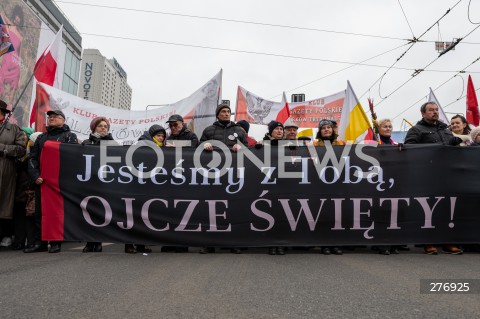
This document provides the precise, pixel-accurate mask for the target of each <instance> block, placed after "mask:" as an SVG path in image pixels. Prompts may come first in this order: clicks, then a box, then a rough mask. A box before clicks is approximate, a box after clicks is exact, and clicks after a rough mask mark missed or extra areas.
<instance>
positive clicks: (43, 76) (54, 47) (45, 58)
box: [30, 25, 63, 132]
mask: <svg viewBox="0 0 480 319" xmlns="http://www.w3.org/2000/svg"><path fill="white" fill-rule="evenodd" d="M62 32H63V25H62V26H60V30H58V32H57V34H56V35H55V38H54V39H53V41H52V43H50V45H49V46H48V47H47V48H46V49H45V51H44V52H43V53H42V55H41V56H40V58H38V60H37V63H35V69H34V71H33V74H34V76H35V79H36V80H37V81H38V82H42V83H45V84H47V85H50V86H54V84H55V79H56V74H57V61H60V44H61V43H62ZM33 123H35V130H36V131H38V132H40V131H44V126H45V114H43V113H42V114H40V112H39V114H38V115H37V103H36V102H34V104H33V107H32V111H31V113H30V126H32V125H33Z"/></svg>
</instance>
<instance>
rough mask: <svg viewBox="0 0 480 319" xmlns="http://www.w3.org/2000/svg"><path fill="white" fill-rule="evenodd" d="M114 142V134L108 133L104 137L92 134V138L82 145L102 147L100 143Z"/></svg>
mask: <svg viewBox="0 0 480 319" xmlns="http://www.w3.org/2000/svg"><path fill="white" fill-rule="evenodd" d="M102 140H103V141H114V139H113V137H112V134H110V133H108V134H107V135H106V136H104V137H95V136H93V135H92V134H90V137H89V138H88V139H87V140H84V141H83V142H82V145H100V141H102Z"/></svg>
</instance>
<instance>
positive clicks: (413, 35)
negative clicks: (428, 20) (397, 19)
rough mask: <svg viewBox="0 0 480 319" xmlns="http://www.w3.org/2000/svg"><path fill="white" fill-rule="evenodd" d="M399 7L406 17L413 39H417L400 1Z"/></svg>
mask: <svg viewBox="0 0 480 319" xmlns="http://www.w3.org/2000/svg"><path fill="white" fill-rule="evenodd" d="M398 5H399V6H400V9H402V12H403V16H404V17H405V20H406V21H407V24H408V27H409V28H410V32H412V39H415V34H414V33H413V30H412V26H411V25H410V22H408V19H407V15H406V14H405V10H403V7H402V4H401V3H400V0H398Z"/></svg>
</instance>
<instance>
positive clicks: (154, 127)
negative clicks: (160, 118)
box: [148, 124, 167, 138]
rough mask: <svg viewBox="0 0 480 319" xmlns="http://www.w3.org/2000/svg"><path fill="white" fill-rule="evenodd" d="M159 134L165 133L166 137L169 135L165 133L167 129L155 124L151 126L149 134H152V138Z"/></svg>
mask: <svg viewBox="0 0 480 319" xmlns="http://www.w3.org/2000/svg"><path fill="white" fill-rule="evenodd" d="M158 133H163V135H164V136H167V133H166V132H165V129H164V128H163V127H162V126H160V125H158V124H153V125H152V126H150V128H149V129H148V134H150V136H151V137H152V138H153V137H154V136H155V135H157V134H158Z"/></svg>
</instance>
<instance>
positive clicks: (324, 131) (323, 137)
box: [313, 120, 345, 255]
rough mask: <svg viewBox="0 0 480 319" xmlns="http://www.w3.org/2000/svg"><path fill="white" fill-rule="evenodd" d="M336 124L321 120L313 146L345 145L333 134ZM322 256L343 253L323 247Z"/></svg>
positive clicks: (332, 248) (339, 250) (331, 247)
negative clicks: (326, 144) (327, 142)
mask: <svg viewBox="0 0 480 319" xmlns="http://www.w3.org/2000/svg"><path fill="white" fill-rule="evenodd" d="M335 127H336V122H333V121H330V120H321V121H320V122H319V123H318V133H317V136H316V137H315V140H314V141H313V145H314V146H325V142H326V141H329V142H330V143H331V144H332V145H334V146H336V145H345V143H344V142H343V141H342V140H339V139H338V135H337V133H336V132H335ZM322 254H324V255H330V254H334V255H342V254H343V251H342V250H341V249H340V247H338V246H325V247H322Z"/></svg>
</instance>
